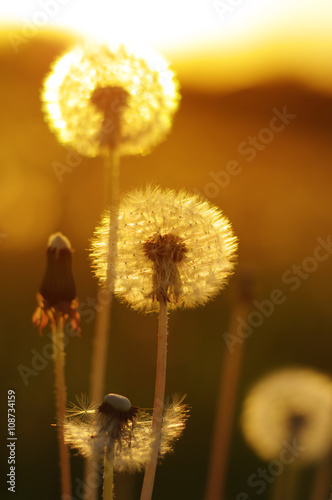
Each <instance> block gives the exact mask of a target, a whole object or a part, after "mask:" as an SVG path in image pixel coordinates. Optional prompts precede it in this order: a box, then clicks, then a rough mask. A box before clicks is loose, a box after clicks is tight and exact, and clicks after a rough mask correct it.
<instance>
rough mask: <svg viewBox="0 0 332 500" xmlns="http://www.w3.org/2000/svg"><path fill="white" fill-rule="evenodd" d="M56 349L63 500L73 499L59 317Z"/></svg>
mask: <svg viewBox="0 0 332 500" xmlns="http://www.w3.org/2000/svg"><path fill="white" fill-rule="evenodd" d="M52 341H53V349H54V375H55V394H56V409H57V429H58V443H59V454H60V471H61V490H62V498H71V481H70V456H69V450H68V446H67V445H66V444H65V442H64V434H63V422H64V420H65V416H66V405H67V389H66V382H65V351H64V332H63V317H62V316H59V317H58V318H57V321H56V327H55V328H54V330H53V331H52Z"/></svg>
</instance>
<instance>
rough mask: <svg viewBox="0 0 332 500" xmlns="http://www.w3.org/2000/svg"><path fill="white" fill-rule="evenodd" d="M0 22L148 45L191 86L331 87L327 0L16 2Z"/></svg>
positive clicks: (7, 5)
mask: <svg viewBox="0 0 332 500" xmlns="http://www.w3.org/2000/svg"><path fill="white" fill-rule="evenodd" d="M0 19H2V21H3V22H7V23H10V24H11V25H14V24H15V25H16V26H17V25H19V33H20V34H21V35H22V36H23V37H25V38H29V37H33V36H34V34H36V33H37V32H38V31H39V30H42V29H45V28H46V29H49V28H53V27H57V28H59V27H60V28H62V29H65V30H69V31H75V32H76V33H79V34H84V35H92V36H93V37H97V38H98V39H99V40H100V39H121V40H123V41H126V42H131V43H133V42H134V43H135V44H137V43H138V41H139V42H140V43H143V44H148V45H150V46H152V47H153V48H155V49H157V50H160V51H161V52H162V53H163V54H164V55H166V56H167V57H168V58H169V59H170V60H171V61H172V62H173V64H175V65H176V66H179V67H180V71H181V74H180V75H179V76H180V77H181V78H182V81H183V82H185V83H186V84H187V83H189V84H190V85H192V86H193V87H196V88H199V87H203V88H205V89H220V88H226V89H229V88H234V87H238V86H245V85H251V84H252V83H255V82H257V81H260V80H262V79H263V80H265V81H266V80H271V79H273V78H275V77H278V76H281V77H286V78H288V77H291V78H292V77H293V78H294V77H295V78H297V79H299V80H303V81H305V82H308V83H309V84H311V85H314V86H318V87H320V88H322V89H324V90H327V91H330V90H331V88H332V64H331V61H332V57H331V56H332V43H331V41H332V35H331V33H332V30H331V26H332V2H331V1H330V0H318V1H317V2H312V0H290V1H287V0H181V1H178V0H169V1H168V2H161V1H153V0H142V1H140V2H137V1H135V0H125V1H121V2H118V1H114V0H111V1H110V0H96V1H94V2H91V1H88V0H40V1H39V2H36V1H31V0H13V1H11V2H3V3H2V5H1V7H0ZM14 43H15V42H14ZM225 66H227V71H225ZM198 68H199V70H198ZM176 69H177V70H178V67H176Z"/></svg>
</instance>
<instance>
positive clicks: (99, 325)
mask: <svg viewBox="0 0 332 500" xmlns="http://www.w3.org/2000/svg"><path fill="white" fill-rule="evenodd" d="M119 163H120V162H119V155H118V153H117V152H116V151H110V150H109V151H108V154H107V155H105V156H104V171H105V185H106V196H105V198H106V200H107V205H108V206H109V207H110V209H111V210H110V235H109V245H108V247H109V258H108V266H107V279H106V285H105V286H100V287H99V291H98V296H97V305H96V311H97V316H96V326H95V334H94V340H93V353H92V371H91V381H90V401H91V402H92V403H100V401H102V399H103V397H104V386H105V374H106V364H107V353H108V334H109V330H110V325H111V306H112V300H113V293H114V278H115V275H114V262H115V247H116V240H117V235H116V226H117V224H116V220H117V217H118V205H119ZM96 474H97V466H96V464H95V463H93V462H92V461H91V460H88V459H87V460H86V462H85V470H84V484H85V492H84V500H96V498H97V488H93V487H87V485H88V484H89V483H91V481H88V478H89V477H93V476H95V475H96Z"/></svg>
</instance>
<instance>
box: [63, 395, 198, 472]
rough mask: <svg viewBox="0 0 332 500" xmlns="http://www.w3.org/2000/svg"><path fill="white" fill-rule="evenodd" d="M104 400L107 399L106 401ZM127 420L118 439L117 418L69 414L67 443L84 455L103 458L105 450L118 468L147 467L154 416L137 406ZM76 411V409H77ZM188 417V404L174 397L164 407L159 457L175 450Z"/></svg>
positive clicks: (129, 469) (66, 426) (129, 470)
mask: <svg viewBox="0 0 332 500" xmlns="http://www.w3.org/2000/svg"><path fill="white" fill-rule="evenodd" d="M104 402H105V400H104ZM136 410H137V411H136V412H135V414H134V415H133V418H132V420H130V419H129V420H128V422H127V423H126V425H125V426H124V428H123V429H122V434H121V436H120V437H119V439H116V440H115V439H114V437H113V429H114V425H117V424H116V423H115V424H114V421H112V419H111V418H110V419H107V418H104V417H105V415H101V414H100V412H99V410H98V409H97V410H96V409H95V410H94V411H93V412H91V413H88V414H85V417H86V418H85V419H84V421H83V420H82V419H79V418H77V417H76V415H75V416H74V417H72V414H71V413H69V414H68V416H67V420H66V421H65V423H64V438H65V442H66V443H67V444H69V445H70V446H71V447H72V448H74V449H77V450H78V451H79V452H80V453H81V454H82V455H83V456H84V457H88V458H90V459H94V460H97V461H102V460H103V459H104V455H105V451H107V453H109V458H110V460H111V461H112V463H113V466H114V469H115V470H116V471H127V472H134V471H139V470H142V469H144V467H145V466H146V465H147V463H148V462H149V460H150V456H151V446H152V441H153V439H152V415H151V414H150V413H148V412H147V411H145V410H142V409H136ZM76 413H77V412H76ZM187 418H188V407H187V406H186V405H185V404H183V400H181V399H175V400H174V401H173V402H172V404H170V405H169V406H167V407H166V408H165V410H164V416H163V425H162V431H161V444H160V453H159V454H160V457H163V456H164V455H165V454H166V453H169V452H171V451H173V447H174V443H175V442H176V441H177V439H179V437H180V436H181V434H182V432H183V430H184V428H185V425H186V420H187Z"/></svg>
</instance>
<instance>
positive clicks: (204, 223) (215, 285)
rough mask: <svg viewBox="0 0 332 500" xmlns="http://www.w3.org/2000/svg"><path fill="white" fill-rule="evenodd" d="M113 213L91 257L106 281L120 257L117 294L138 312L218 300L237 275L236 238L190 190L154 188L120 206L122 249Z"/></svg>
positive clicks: (219, 216) (99, 232)
mask: <svg viewBox="0 0 332 500" xmlns="http://www.w3.org/2000/svg"><path fill="white" fill-rule="evenodd" d="M109 220H110V217H109V214H106V215H105V217H104V218H103V220H102V222H101V224H100V226H99V227H98V228H97V230H96V232H95V236H94V239H93V243H92V253H91V258H92V261H93V265H94V268H95V272H96V275H97V276H98V278H99V279H100V280H101V281H102V282H105V280H106V272H107V265H108V261H109V262H111V259H110V255H111V254H112V255H113V256H114V254H116V255H115V257H114V258H115V261H116V264H115V268H113V270H112V269H111V271H112V272H113V275H114V279H115V286H114V288H115V293H116V294H117V295H118V296H119V298H120V299H123V300H124V301H126V302H128V303H129V304H130V305H131V306H132V307H133V308H134V309H141V310H144V311H153V310H158V308H159V302H160V301H165V302H167V304H168V306H169V308H170V309H175V308H178V307H195V306H197V305H200V304H204V303H205V302H207V301H208V300H209V299H210V298H212V297H214V296H215V295H216V294H217V293H218V292H219V291H220V289H221V288H222V287H223V286H224V285H225V283H226V280H227V278H228V277H229V275H230V274H231V273H232V271H233V268H234V261H235V252H236V247H237V244H236V238H235V237H234V235H233V232H232V229H231V225H230V223H229V221H228V220H227V218H226V217H225V216H224V215H223V214H222V213H221V211H220V210H219V209H218V208H217V207H215V206H213V205H211V204H210V203H208V202H206V201H202V200H201V199H200V198H199V197H198V196H197V195H192V194H188V193H186V192H185V191H180V192H178V193H176V192H175V191H173V190H171V189H161V188H159V187H156V188H152V187H148V188H146V189H145V190H139V191H135V192H133V193H130V194H127V195H126V196H125V197H124V198H123V199H122V202H121V203H120V207H119V215H118V221H117V245H114V247H113V248H111V250H109V247H108V241H109V228H110V223H109Z"/></svg>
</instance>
